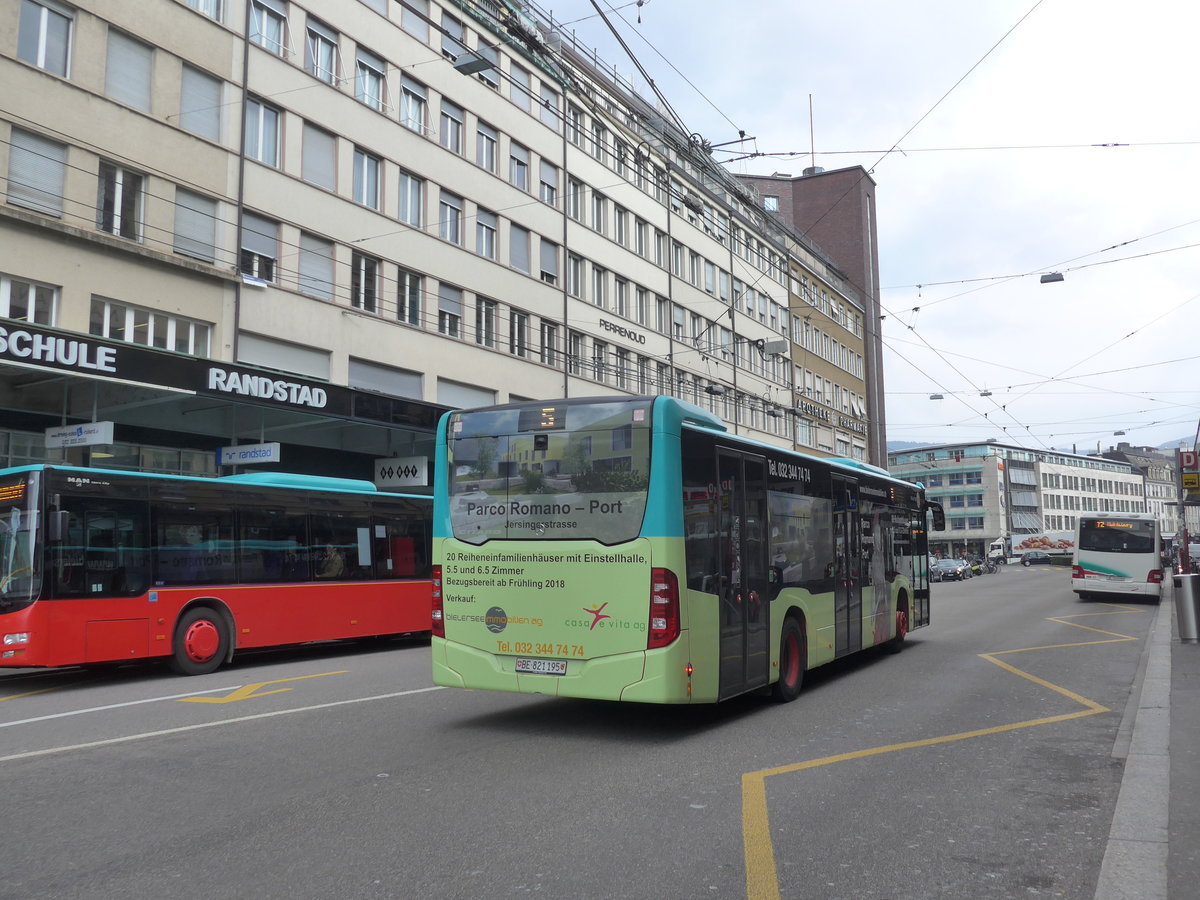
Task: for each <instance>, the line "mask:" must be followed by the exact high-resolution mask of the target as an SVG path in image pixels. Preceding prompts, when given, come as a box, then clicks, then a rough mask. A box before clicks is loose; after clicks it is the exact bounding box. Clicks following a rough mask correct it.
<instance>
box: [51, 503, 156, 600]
mask: <svg viewBox="0 0 1200 900" xmlns="http://www.w3.org/2000/svg"><path fill="white" fill-rule="evenodd" d="M146 537H147V529H146V515H145V507H144V506H142V505H140V504H136V503H122V502H120V501H116V502H114V501H110V500H99V501H98V500H96V499H92V498H80V499H79V500H78V501H77V502H76V503H75V504H74V508H73V509H71V510H70V511H69V513H68V516H67V527H66V530H65V533H64V534H63V536H62V540H61V541H60V542H58V544H57V547H56V549H55V557H54V580H55V591H56V593H57V594H58V595H59V596H81V595H83V596H86V595H95V594H140V593H141V592H142V591H144V590H146V588H147V587H148V586H149V584H150V573H149V549H148V546H147V542H146Z"/></svg>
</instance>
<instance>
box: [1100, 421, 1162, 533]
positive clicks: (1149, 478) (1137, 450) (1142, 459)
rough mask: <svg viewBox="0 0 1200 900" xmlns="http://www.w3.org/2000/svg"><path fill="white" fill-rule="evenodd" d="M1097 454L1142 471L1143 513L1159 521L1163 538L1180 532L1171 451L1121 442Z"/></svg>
mask: <svg viewBox="0 0 1200 900" xmlns="http://www.w3.org/2000/svg"><path fill="white" fill-rule="evenodd" d="M1099 455H1100V456H1103V457H1104V458H1105V459H1114V460H1117V461H1118V462H1126V463H1129V464H1130V465H1131V466H1133V467H1134V468H1136V469H1137V470H1138V471H1139V472H1141V473H1142V478H1143V479H1144V481H1145V485H1146V512H1148V513H1153V514H1154V516H1155V517H1156V518H1157V519H1158V524H1159V527H1160V529H1161V530H1162V533H1163V534H1164V535H1167V536H1173V535H1175V534H1178V533H1179V530H1180V525H1181V521H1180V517H1179V511H1180V506H1179V470H1178V468H1177V467H1176V464H1175V453H1174V452H1164V451H1162V450H1159V449H1157V448H1155V447H1134V446H1132V445H1131V444H1129V443H1127V442H1126V441H1121V442H1120V443H1118V444H1117V446H1116V447H1110V448H1109V449H1108V450H1106V451H1105V452H1103V453H1101V454H1099Z"/></svg>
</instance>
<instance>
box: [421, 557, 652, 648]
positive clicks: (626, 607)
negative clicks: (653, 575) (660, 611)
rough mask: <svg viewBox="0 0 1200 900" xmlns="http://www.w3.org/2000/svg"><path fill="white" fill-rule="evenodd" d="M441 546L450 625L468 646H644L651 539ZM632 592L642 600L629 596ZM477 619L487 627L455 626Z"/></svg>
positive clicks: (444, 590) (444, 594) (446, 618)
mask: <svg viewBox="0 0 1200 900" xmlns="http://www.w3.org/2000/svg"><path fill="white" fill-rule="evenodd" d="M443 553H444V556H443V559H444V563H443V566H442V595H443V602H444V604H445V620H446V627H447V629H449V630H451V631H454V632H456V633H457V634H460V635H461V637H460V638H459V640H461V641H463V642H464V643H466V644H468V645H470V646H474V647H477V648H478V649H480V650H487V651H488V652H490V653H499V654H506V653H511V654H518V655H519V654H530V655H537V656H558V657H566V658H573V659H592V658H594V657H598V656H609V655H611V654H615V653H627V652H630V651H640V650H644V649H645V648H646V627H647V622H646V604H645V601H644V598H645V595H646V586H647V585H648V584H649V581H650V559H651V548H650V542H649V541H648V540H645V539H639V540H635V541H632V542H630V543H628V544H623V545H622V546H621V549H619V550H615V549H613V550H610V549H605V548H597V547H596V545H595V544H594V543H592V542H591V541H581V542H579V543H575V542H571V541H567V542H558V543H554V544H547V545H545V549H537V548H536V545H535V546H534V547H530V545H528V544H520V545H516V546H508V545H505V544H503V543H501V544H499V545H497V546H492V545H491V544H489V545H488V546H487V547H486V548H484V547H475V546H472V545H470V544H464V543H461V542H457V541H455V542H448V543H447V544H446V545H444V548H443ZM600 567H604V568H603V572H604V574H603V576H602V577H598V575H597V573H598V571H600ZM484 596H486V598H487V599H486V601H483V600H482V598H483V597H484ZM633 598H636V599H637V600H639V601H641V602H628V600H629V599H633ZM472 623H473V624H476V625H478V624H483V625H484V626H485V629H486V630H485V629H480V628H478V627H476V628H463V629H458V628H457V627H456V626H458V625H459V624H472Z"/></svg>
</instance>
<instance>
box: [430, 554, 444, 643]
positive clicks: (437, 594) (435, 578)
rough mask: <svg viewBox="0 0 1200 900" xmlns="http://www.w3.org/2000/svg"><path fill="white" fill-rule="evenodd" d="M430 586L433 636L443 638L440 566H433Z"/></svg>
mask: <svg viewBox="0 0 1200 900" xmlns="http://www.w3.org/2000/svg"><path fill="white" fill-rule="evenodd" d="M430 582H431V584H430V586H431V587H432V591H431V592H430V593H431V598H430V599H431V604H432V609H431V613H432V621H433V627H432V631H433V636H434V637H440V638H444V637H445V636H446V620H445V617H444V614H443V610H442V567H441V566H434V567H433V571H432V573H431V575H430Z"/></svg>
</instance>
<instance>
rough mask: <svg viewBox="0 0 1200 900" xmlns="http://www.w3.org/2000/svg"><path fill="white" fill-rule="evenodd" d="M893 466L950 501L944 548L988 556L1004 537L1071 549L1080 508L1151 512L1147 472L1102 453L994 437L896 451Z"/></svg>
mask: <svg viewBox="0 0 1200 900" xmlns="http://www.w3.org/2000/svg"><path fill="white" fill-rule="evenodd" d="M888 469H889V471H890V472H891V473H892V474H893V475H895V476H896V477H898V478H903V479H904V480H905V481H912V482H920V483H921V484H923V485H925V487H926V489H927V490H928V495H929V497H930V499H933V500H937V501H938V502H940V503H941V504H942V505H943V506H944V507H945V510H946V530H945V531H941V532H930V535H929V546H930V550H931V552H934V553H937V554H938V555H941V556H960V555H962V554H963V553H964V552H965V553H967V554H969V555H978V556H982V555H984V553H985V552H986V550H987V548H988V545H989V544H990V543H991V542H992V541H995V540H997V539H1002V540H1004V541H1005V547H1006V550H1007V551H1008V552H1009V553H1011V554H1017V555H1019V554H1020V552H1021V551H1022V550H1025V549H1053V550H1068V549H1070V546H1073V543H1074V532H1075V525H1076V523H1077V521H1078V518H1079V514H1080V513H1084V512H1146V501H1145V487H1144V484H1145V482H1144V479H1143V477H1142V474H1141V472H1140V471H1138V470H1137V469H1136V468H1135V467H1134V466H1132V465H1130V464H1129V463H1126V462H1121V461H1117V460H1109V459H1103V458H1101V457H1097V456H1082V455H1079V454H1075V453H1063V452H1061V451H1057V450H1030V449H1028V448H1026V447H1018V446H1015V445H1009V444H1000V443H997V442H990V441H989V442H987V443H983V444H946V445H939V446H935V447H919V448H916V449H911V450H900V451H894V452H892V453H889V454H888ZM1067 541H1069V542H1070V544H1065V543H1063V542H1067Z"/></svg>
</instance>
